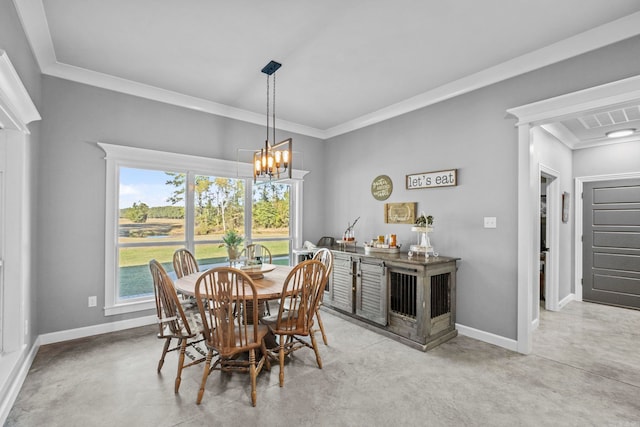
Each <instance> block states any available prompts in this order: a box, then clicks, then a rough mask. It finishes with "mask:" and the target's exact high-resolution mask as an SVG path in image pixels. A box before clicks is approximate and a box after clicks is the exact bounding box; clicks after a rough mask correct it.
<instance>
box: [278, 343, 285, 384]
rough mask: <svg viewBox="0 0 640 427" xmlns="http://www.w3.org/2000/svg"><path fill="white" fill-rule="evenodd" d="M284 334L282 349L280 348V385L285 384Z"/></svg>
mask: <svg viewBox="0 0 640 427" xmlns="http://www.w3.org/2000/svg"><path fill="white" fill-rule="evenodd" d="M284 340H285V338H284V335H280V349H279V350H278V359H279V361H280V387H282V386H283V385H284Z"/></svg>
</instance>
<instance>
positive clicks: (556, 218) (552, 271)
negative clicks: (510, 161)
mask: <svg viewBox="0 0 640 427" xmlns="http://www.w3.org/2000/svg"><path fill="white" fill-rule="evenodd" d="M539 176H540V177H542V176H545V177H547V179H549V178H550V180H549V181H548V182H547V247H548V248H549V253H548V254H547V259H546V261H545V274H544V276H545V285H546V295H545V309H547V310H550V311H558V310H559V309H560V290H559V288H560V269H559V268H558V267H559V266H560V217H561V215H560V214H561V211H562V206H561V203H560V172H558V171H556V170H554V169H552V168H550V167H548V166H545V165H543V164H540V169H539ZM538 182H540V178H538ZM538 200H540V196H539V195H538ZM539 223H540V222H539V221H538V224H539ZM539 235H540V230H538V236H539ZM537 244H538V253H540V239H538V241H537ZM539 270H540V269H538V281H539V280H540V276H539V273H540V272H539ZM534 288H535V289H537V290H538V291H537V292H536V294H535V295H534V296H533V302H534V305H535V307H536V309H537V310H538V313H537V314H538V316H539V315H540V304H538V301H540V292H539V289H540V288H539V287H534Z"/></svg>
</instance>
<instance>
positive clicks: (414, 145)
mask: <svg viewBox="0 0 640 427" xmlns="http://www.w3.org/2000/svg"><path fill="white" fill-rule="evenodd" d="M638 57H640V37H635V38H632V39H629V40H625V41H623V42H620V43H617V44H615V45H612V46H609V47H606V48H603V49H599V50H596V51H593V52H590V53H587V54H584V55H581V56H578V57H575V58H572V59H569V60H566V61H563V62H561V63H558V64H554V65H551V66H548V67H545V68H542V69H539V70H536V71H533V72H530V73H527V74H524V75H521V76H518V77H515V78H512V79H509V80H506V81H503V82H500V83H497V84H494V85H492V86H488V87H485V88H482V89H478V90H476V91H473V92H470V93H467V94H464V95H460V96H458V97H455V98H452V99H449V100H446V101H444V102H440V103H437V104H434V105H430V106H428V107H425V108H423V109H421V110H418V111H414V112H411V113H408V114H405V115H402V116H399V117H396V118H393V119H390V120H387V121H384V122H381V123H378V124H375V125H372V126H369V127H367V128H363V129H360V130H356V131H353V132H350V133H348V134H344V135H340V136H337V137H334V138H331V139H329V140H328V141H327V148H326V150H327V155H326V163H325V177H326V180H327V182H326V185H325V188H326V189H327V191H330V192H331V201H332V202H331V209H327V210H325V214H326V217H327V219H326V225H327V229H326V231H327V233H328V234H329V235H334V236H340V235H342V232H343V231H344V229H345V228H346V226H347V223H348V222H350V221H353V220H354V219H355V218H356V217H358V216H360V217H361V219H360V221H359V222H358V225H357V226H356V228H355V232H356V238H357V240H358V241H359V242H363V241H366V240H369V239H371V238H372V237H374V236H377V235H379V234H388V233H395V234H397V235H398V239H399V242H400V243H402V244H403V245H404V246H405V248H406V246H407V245H410V244H412V243H415V241H416V236H415V235H414V234H415V233H412V232H411V231H410V226H408V225H390V224H385V223H384V216H383V210H384V204H385V203H389V202H417V203H418V212H420V211H424V212H425V213H427V214H429V215H433V216H434V217H435V222H434V225H435V230H434V232H433V233H432V236H431V237H432V239H431V242H432V244H433V246H434V248H435V249H436V251H438V252H439V253H440V254H443V255H447V256H454V257H460V258H461V260H460V261H459V269H458V275H457V279H458V281H457V285H458V288H457V291H458V294H457V319H456V320H457V323H458V324H461V325H464V326H466V327H469V328H473V329H476V330H479V331H483V332H486V333H490V334H495V335H497V336H500V337H505V338H507V339H514V340H515V339H517V288H518V284H517V253H518V241H517V235H518V232H517V231H518V224H517V218H518V212H517V196H518V194H517V181H518V171H517V165H518V158H517V143H518V133H517V129H516V128H515V126H514V125H515V121H514V120H513V119H509V118H506V117H505V116H506V110H507V109H510V108H513V107H518V106H521V105H526V104H529V103H532V102H535V101H539V100H544V99H548V98H552V97H554V96H558V95H562V94H566V93H570V92H574V91H577V90H581V89H586V88H590V87H594V86H598V85H601V84H604V83H607V82H612V81H616V80H620V79H623V78H627V77H631V76H634V75H638V74H640V62H639V61H637V58H638ZM454 168H455V169H457V170H458V185H457V186H456V187H444V188H433V189H419V190H407V189H406V187H405V179H406V175H407V174H415V173H422V172H428V171H439V170H447V169H454ZM381 174H385V175H388V176H389V177H391V179H392V181H393V192H392V194H391V196H390V198H389V199H388V200H385V201H383V202H380V201H376V200H375V199H374V198H373V197H372V196H371V191H370V186H371V182H372V180H373V179H374V178H375V177H376V176H378V175H381ZM484 217H496V218H497V228H495V229H485V228H483V218H484ZM563 292H566V290H564V291H563Z"/></svg>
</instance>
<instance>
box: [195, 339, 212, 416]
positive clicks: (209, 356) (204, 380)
mask: <svg viewBox="0 0 640 427" xmlns="http://www.w3.org/2000/svg"><path fill="white" fill-rule="evenodd" d="M211 359H213V350H211V349H209V352H208V353H207V360H206V361H205V363H204V373H203V374H202V381H201V382H200V390H199V391H198V398H197V399H196V403H197V404H198V405H199V404H200V402H202V396H204V386H205V385H206V384H207V378H208V377H209V367H210V366H211Z"/></svg>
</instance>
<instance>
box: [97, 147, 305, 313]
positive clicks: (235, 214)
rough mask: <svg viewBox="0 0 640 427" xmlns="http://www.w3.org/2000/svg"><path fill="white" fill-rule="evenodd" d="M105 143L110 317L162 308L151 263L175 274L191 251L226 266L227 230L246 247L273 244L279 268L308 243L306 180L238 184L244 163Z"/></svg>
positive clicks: (245, 180) (204, 261)
mask: <svg viewBox="0 0 640 427" xmlns="http://www.w3.org/2000/svg"><path fill="white" fill-rule="evenodd" d="M99 145H100V146H101V147H102V148H103V149H104V150H105V152H106V153H107V192H106V194H107V212H108V213H111V214H108V215H107V220H106V235H105V237H106V239H105V242H106V244H105V245H106V254H107V255H106V259H105V266H106V271H105V302H106V304H105V314H107V315H112V314H120V313H126V312H131V311H138V310H147V309H152V308H154V307H155V303H154V300H153V283H152V279H151V275H150V274H149V267H148V263H149V260H151V259H156V260H158V261H159V262H160V263H162V264H163V266H164V267H165V269H166V270H167V272H169V273H170V274H172V272H173V265H172V258H173V253H174V251H175V250H176V249H178V248H181V247H186V248H188V249H189V250H191V251H192V252H193V253H194V254H195V256H196V258H197V260H198V263H199V265H200V266H201V267H204V268H208V267H212V266H216V265H225V264H226V258H227V254H226V250H225V249H224V248H222V247H221V246H220V244H221V235H222V234H223V233H224V230H227V229H235V230H237V231H239V232H240V233H242V234H243V235H244V236H245V242H246V243H258V242H259V243H261V244H264V245H266V246H268V247H269V248H270V249H271V251H272V254H273V256H274V262H278V263H282V264H289V263H290V254H291V248H292V247H294V246H295V245H298V244H299V243H298V242H299V241H300V237H299V235H300V233H299V230H300V229H301V227H300V226H301V224H300V221H299V220H298V218H300V212H301V209H300V206H301V187H302V186H301V182H300V181H296V180H291V181H288V182H277V183H276V182H267V183H260V184H259V185H254V183H253V180H252V179H251V178H244V177H240V178H238V175H240V174H241V173H242V172H243V171H242V170H240V167H242V165H238V164H237V163H236V162H229V161H223V160H215V159H205V158H200V157H194V156H186V155H177V154H174V153H163V152H157V151H150V150H142V149H136V148H130V147H122V146H114V145H110V144H102V143H100V144H99ZM247 167H248V168H250V167H251V165H247ZM250 170H251V169H249V171H250ZM296 201H297V203H296ZM114 242H115V243H114Z"/></svg>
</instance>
